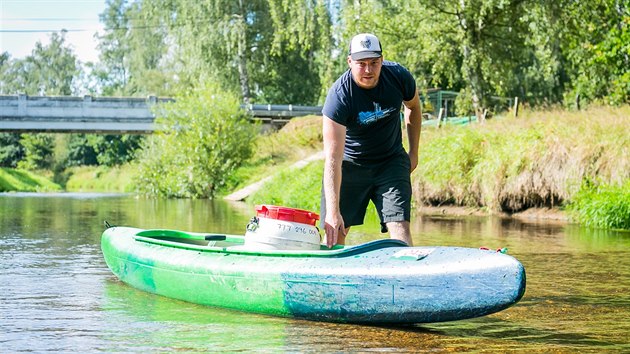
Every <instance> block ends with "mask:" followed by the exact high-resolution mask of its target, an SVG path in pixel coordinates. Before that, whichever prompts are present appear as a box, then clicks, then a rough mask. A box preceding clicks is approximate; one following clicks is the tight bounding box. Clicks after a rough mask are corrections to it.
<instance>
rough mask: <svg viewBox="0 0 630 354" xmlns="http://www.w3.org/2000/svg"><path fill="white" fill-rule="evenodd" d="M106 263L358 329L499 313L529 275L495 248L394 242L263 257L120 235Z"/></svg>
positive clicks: (185, 239)
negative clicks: (361, 325)
mask: <svg viewBox="0 0 630 354" xmlns="http://www.w3.org/2000/svg"><path fill="white" fill-rule="evenodd" d="M101 246H102V250H103V255H104V257H105V261H106V263H107V265H108V266H109V268H110V269H111V270H112V272H113V273H114V274H115V275H116V276H117V277H118V278H119V279H120V280H122V281H123V282H125V283H127V284H129V285H131V286H133V287H135V288H138V289H141V290H144V291H148V292H151V293H155V294H158V295H162V296H166V297H170V298H174V299H180V300H184V301H188V302H191V303H196V304H202V305H208V306H218V307H224V308H229V309H235V310H241V311H248V312H255V313H261V314H269V315H276V316H292V317H298V318H305V319H311V320H322V321H333V322H355V323H423V322H440V321H452V320H461V319H466V318H473V317H478V316H483V315H487V314H491V313H494V312H497V311H500V310H503V309H505V308H507V307H509V306H511V305H513V304H514V303H516V302H517V301H518V300H519V299H520V298H521V297H522V296H523V294H524V292H525V270H524V268H523V266H522V265H521V263H520V262H519V261H517V260H516V259H515V258H513V257H511V256H509V255H506V254H502V253H500V252H496V251H491V250H482V249H474V248H460V247H408V246H406V245H405V244H404V243H403V242H400V241H396V240H390V239H384V240H378V241H373V242H368V243H364V244H361V245H356V246H349V247H345V248H343V247H339V248H336V249H332V250H328V249H326V247H322V248H321V249H320V250H308V251H302V250H299V251H280V250H256V249H251V248H249V249H248V248H246V247H245V246H244V237H243V236H236V235H217V234H203V233H192V232H182V231H174V230H142V229H137V228H130V227H111V228H108V229H107V230H105V232H104V233H103V235H102V239H101Z"/></svg>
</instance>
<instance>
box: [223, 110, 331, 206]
mask: <svg viewBox="0 0 630 354" xmlns="http://www.w3.org/2000/svg"><path fill="white" fill-rule="evenodd" d="M321 120H322V117H319V116H306V117H300V118H294V119H291V121H290V122H289V123H288V124H287V125H285V126H284V127H283V128H282V129H280V130H279V131H277V132H274V133H271V134H266V135H260V136H258V137H257V139H256V148H255V152H254V155H253V156H252V157H251V158H250V159H249V160H248V161H247V163H245V164H244V165H243V166H241V167H239V168H238V169H237V170H236V172H235V173H234V174H233V175H232V176H231V177H230V178H229V180H228V183H227V185H226V186H225V187H224V188H222V190H221V194H223V195H225V194H229V193H231V192H233V191H235V190H238V189H241V188H243V187H245V186H247V185H249V184H252V183H254V182H257V181H259V180H261V179H263V178H265V177H267V176H271V175H275V174H276V173H278V172H280V171H282V170H284V169H286V168H288V167H289V166H290V165H292V164H293V163H294V162H296V161H298V160H301V159H303V158H306V157H308V156H310V155H312V154H315V153H317V152H319V151H321V150H322V126H321Z"/></svg>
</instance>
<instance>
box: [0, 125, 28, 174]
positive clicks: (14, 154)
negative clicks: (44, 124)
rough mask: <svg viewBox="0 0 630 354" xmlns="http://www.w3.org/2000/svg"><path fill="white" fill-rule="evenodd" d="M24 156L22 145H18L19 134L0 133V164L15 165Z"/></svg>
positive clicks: (4, 165) (3, 165) (5, 165)
mask: <svg viewBox="0 0 630 354" xmlns="http://www.w3.org/2000/svg"><path fill="white" fill-rule="evenodd" d="M23 157H24V147H23V146H22V145H20V134H16V133H0V166H1V167H14V168H15V167H16V166H17V164H18V162H19V161H20V160H21V159H22V158H23Z"/></svg>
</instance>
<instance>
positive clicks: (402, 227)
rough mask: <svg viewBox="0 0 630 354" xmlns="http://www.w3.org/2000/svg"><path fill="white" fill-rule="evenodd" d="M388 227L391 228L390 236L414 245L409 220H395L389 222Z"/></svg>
mask: <svg viewBox="0 0 630 354" xmlns="http://www.w3.org/2000/svg"><path fill="white" fill-rule="evenodd" d="M386 225H387V229H388V230H389V237H390V238H393V239H394V240H400V241H403V242H405V243H406V244H408V245H409V246H413V241H411V231H409V221H393V222H388V223H387V224H386Z"/></svg>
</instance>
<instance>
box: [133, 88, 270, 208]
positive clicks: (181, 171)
mask: <svg viewBox="0 0 630 354" xmlns="http://www.w3.org/2000/svg"><path fill="white" fill-rule="evenodd" d="M239 107H240V105H239V101H238V98H237V97H235V96H233V95H231V94H229V93H227V92H225V91H221V90H220V89H218V88H206V89H198V90H196V91H194V92H192V93H190V94H187V95H184V96H181V97H177V98H176V100H175V102H171V103H164V104H160V105H158V106H157V107H156V110H155V112H156V116H157V119H156V124H158V125H161V129H160V131H157V132H156V133H154V134H153V135H152V136H150V137H149V138H148V139H146V140H145V142H144V144H143V150H142V152H140V153H139V157H138V160H139V168H140V171H139V177H137V182H136V185H138V186H139V192H140V193H143V194H146V195H151V196H162V197H176V198H211V197H213V196H214V195H215V193H216V191H217V189H218V188H220V187H221V186H222V185H224V184H225V182H226V180H227V179H228V178H229V176H230V174H232V173H233V172H234V170H235V169H236V168H237V167H238V166H239V165H240V164H242V163H243V162H244V161H245V160H246V159H247V158H249V157H250V156H251V154H252V150H253V139H254V137H255V135H256V133H257V131H258V127H257V126H256V125H254V124H252V123H251V122H250V121H249V119H248V116H247V114H246V112H244V111H243V110H241V109H240V108H239Z"/></svg>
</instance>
